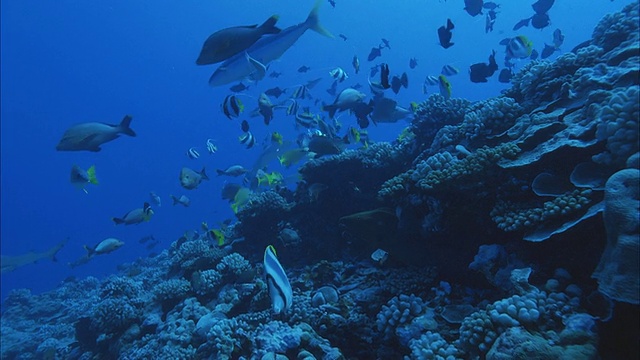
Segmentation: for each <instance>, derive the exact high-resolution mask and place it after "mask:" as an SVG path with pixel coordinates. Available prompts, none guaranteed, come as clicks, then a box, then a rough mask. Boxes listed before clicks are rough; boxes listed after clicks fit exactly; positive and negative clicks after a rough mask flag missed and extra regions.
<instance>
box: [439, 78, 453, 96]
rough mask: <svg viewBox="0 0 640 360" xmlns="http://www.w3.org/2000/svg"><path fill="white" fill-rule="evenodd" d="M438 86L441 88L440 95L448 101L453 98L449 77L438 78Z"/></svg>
mask: <svg viewBox="0 0 640 360" xmlns="http://www.w3.org/2000/svg"><path fill="white" fill-rule="evenodd" d="M438 85H439V86H440V95H442V96H443V97H444V98H445V100H448V99H449V98H450V97H451V83H450V82H449V80H448V79H447V77H446V76H444V75H440V76H438Z"/></svg>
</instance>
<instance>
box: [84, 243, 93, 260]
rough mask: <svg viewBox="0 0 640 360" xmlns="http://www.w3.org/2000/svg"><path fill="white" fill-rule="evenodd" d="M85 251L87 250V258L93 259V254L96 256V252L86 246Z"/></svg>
mask: <svg viewBox="0 0 640 360" xmlns="http://www.w3.org/2000/svg"><path fill="white" fill-rule="evenodd" d="M84 249H85V250H87V257H91V256H93V254H95V252H96V251H95V250H94V249H92V248H90V247H88V246H87V245H84Z"/></svg>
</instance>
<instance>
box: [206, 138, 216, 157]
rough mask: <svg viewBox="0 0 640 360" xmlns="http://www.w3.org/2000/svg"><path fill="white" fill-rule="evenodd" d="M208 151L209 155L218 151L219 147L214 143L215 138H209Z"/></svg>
mask: <svg viewBox="0 0 640 360" xmlns="http://www.w3.org/2000/svg"><path fill="white" fill-rule="evenodd" d="M207 151H208V152H209V155H211V154H215V153H216V151H218V147H217V146H216V145H215V144H214V143H213V139H207Z"/></svg>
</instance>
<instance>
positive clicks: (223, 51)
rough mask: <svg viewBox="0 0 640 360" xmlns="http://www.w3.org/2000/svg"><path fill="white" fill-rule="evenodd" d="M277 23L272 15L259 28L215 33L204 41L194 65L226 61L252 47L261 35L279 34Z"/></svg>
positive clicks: (227, 29)
mask: <svg viewBox="0 0 640 360" xmlns="http://www.w3.org/2000/svg"><path fill="white" fill-rule="evenodd" d="M277 21H278V16H277V15H273V16H272V17H270V18H268V19H267V20H266V21H265V22H264V23H263V24H262V25H260V26H257V25H251V26H234V27H229V28H226V29H222V30H218V31H216V32H215V33H213V34H211V35H210V36H209V37H208V38H207V40H205V42H204V44H203V45H202V50H200V55H199V56H198V59H197V60H196V64H197V65H208V64H215V63H218V62H220V61H224V60H227V59H228V58H230V57H232V56H233V55H235V54H237V53H240V52H242V51H243V50H245V49H247V48H248V47H250V46H251V45H253V44H254V43H255V42H256V41H258V39H260V37H262V35H264V34H277V33H279V32H280V29H279V28H277V27H276V26H275V25H276V22H277Z"/></svg>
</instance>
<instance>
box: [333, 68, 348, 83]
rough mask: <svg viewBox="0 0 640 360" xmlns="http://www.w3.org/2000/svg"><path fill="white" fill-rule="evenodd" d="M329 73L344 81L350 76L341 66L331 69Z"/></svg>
mask: <svg viewBox="0 0 640 360" xmlns="http://www.w3.org/2000/svg"><path fill="white" fill-rule="evenodd" d="M329 75H331V77H332V78H334V79H336V80H338V81H339V82H343V81H345V80H346V79H348V78H349V75H347V72H346V71H344V70H343V69H342V68H341V67H337V68H335V69H333V70H331V71H329Z"/></svg>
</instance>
